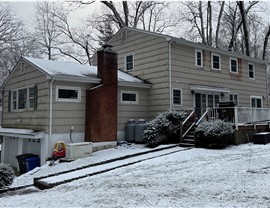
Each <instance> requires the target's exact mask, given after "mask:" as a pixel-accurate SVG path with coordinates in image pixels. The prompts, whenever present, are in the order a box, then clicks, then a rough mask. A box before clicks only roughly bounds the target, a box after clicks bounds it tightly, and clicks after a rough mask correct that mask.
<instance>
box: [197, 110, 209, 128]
mask: <svg viewBox="0 0 270 208" xmlns="http://www.w3.org/2000/svg"><path fill="white" fill-rule="evenodd" d="M208 112H209V109H208V108H207V109H206V111H205V112H204V114H203V115H202V116H201V118H200V119H199V120H198V121H197V122H196V126H197V125H199V124H200V123H201V122H202V121H205V120H206V121H207V120H208Z"/></svg>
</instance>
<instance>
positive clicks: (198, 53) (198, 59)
mask: <svg viewBox="0 0 270 208" xmlns="http://www.w3.org/2000/svg"><path fill="white" fill-rule="evenodd" d="M195 65H196V66H198V67H203V52H202V50H197V49H196V50H195Z"/></svg>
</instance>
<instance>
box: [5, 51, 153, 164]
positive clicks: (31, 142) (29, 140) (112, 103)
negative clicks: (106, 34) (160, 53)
mask: <svg viewBox="0 0 270 208" xmlns="http://www.w3.org/2000/svg"><path fill="white" fill-rule="evenodd" d="M98 57H99V67H94V66H87V65H80V64H76V63H67V62H58V61H49V60H42V59H36V58H28V57H22V58H21V59H20V60H19V62H18V63H17V65H16V66H15V68H14V69H13V71H12V73H11V74H10V76H9V77H8V78H7V79H6V80H5V82H4V84H3V112H2V128H0V135H1V136H2V137H3V143H2V152H1V162H4V163H9V164H10V165H12V166H14V167H16V166H17V161H16V155H20V154H24V153H34V154H38V155H39V156H40V158H41V164H44V163H45V161H46V160H47V159H48V158H50V157H51V156H52V152H53V147H54V145H55V143H56V142H57V141H64V142H65V143H71V142H83V141H91V142H93V143H94V147H95V146H96V148H98V147H99V146H100V145H102V146H108V147H113V146H116V143H117V129H119V128H122V127H121V123H120V124H118V127H117V120H118V121H120V122H123V123H124V122H125V120H126V119H125V118H126V117H129V118H130V117H132V116H141V113H140V112H139V113H136V109H140V111H143V112H148V101H147V97H148V89H149V88H150V87H151V85H150V84H149V83H146V82H145V81H143V80H142V79H139V78H136V77H133V76H131V75H129V74H127V73H125V72H122V71H120V70H117V54H116V53H115V52H113V51H112V50H111V49H110V47H109V46H104V48H103V49H102V50H101V51H99V52H98ZM130 91H132V92H134V91H136V93H137V94H136V95H137V96H140V104H138V105H137V104H136V107H135V108H134V105H131V104H133V103H137V101H134V98H133V97H132V95H130V94H129V92H130ZM117 109H118V112H117ZM132 111H134V112H133V113H131V115H129V116H127V115H126V114H127V112H132ZM137 114H138V115H137Z"/></svg>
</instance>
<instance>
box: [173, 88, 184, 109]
mask: <svg viewBox="0 0 270 208" xmlns="http://www.w3.org/2000/svg"><path fill="white" fill-rule="evenodd" d="M174 90H180V92H181V95H180V96H181V104H175V103H174V102H173V100H174V99H173V98H174V97H173V91H174ZM182 95H183V91H182V89H181V88H173V89H172V104H173V106H183V96H182Z"/></svg>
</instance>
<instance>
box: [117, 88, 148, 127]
mask: <svg viewBox="0 0 270 208" xmlns="http://www.w3.org/2000/svg"><path fill="white" fill-rule="evenodd" d="M121 91H130V92H137V93H138V100H139V102H138V104H126V103H122V102H121ZM148 91H149V90H148V89H143V88H135V87H118V115H117V120H118V122H117V123H118V131H123V130H125V128H126V124H127V122H128V120H129V119H135V120H136V121H137V120H138V119H145V120H146V121H148V120H149V101H148Z"/></svg>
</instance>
